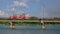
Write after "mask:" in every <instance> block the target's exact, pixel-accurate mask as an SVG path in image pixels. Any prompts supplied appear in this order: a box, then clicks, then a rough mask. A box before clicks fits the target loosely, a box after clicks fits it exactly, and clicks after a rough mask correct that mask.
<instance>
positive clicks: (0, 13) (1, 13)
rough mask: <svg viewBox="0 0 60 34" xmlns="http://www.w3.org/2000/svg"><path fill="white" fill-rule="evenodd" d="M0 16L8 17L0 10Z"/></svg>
mask: <svg viewBox="0 0 60 34" xmlns="http://www.w3.org/2000/svg"><path fill="white" fill-rule="evenodd" d="M0 16H9V15H8V14H7V13H5V12H3V11H1V10H0Z"/></svg>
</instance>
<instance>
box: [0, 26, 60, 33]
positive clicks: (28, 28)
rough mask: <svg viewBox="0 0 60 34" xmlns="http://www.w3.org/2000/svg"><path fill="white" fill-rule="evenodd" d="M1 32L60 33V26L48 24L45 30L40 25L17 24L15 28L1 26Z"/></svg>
mask: <svg viewBox="0 0 60 34" xmlns="http://www.w3.org/2000/svg"><path fill="white" fill-rule="evenodd" d="M0 34H60V26H46V29H44V30H43V29H41V27H40V26H15V28H13V29H10V28H9V26H0Z"/></svg>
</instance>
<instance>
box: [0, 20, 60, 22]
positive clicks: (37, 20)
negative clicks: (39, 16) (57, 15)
mask: <svg viewBox="0 0 60 34" xmlns="http://www.w3.org/2000/svg"><path fill="white" fill-rule="evenodd" d="M0 21H4V22H5V21H6V22H9V21H13V22H41V20H0ZM43 22H60V20H43Z"/></svg>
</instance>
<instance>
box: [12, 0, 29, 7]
mask: <svg viewBox="0 0 60 34" xmlns="http://www.w3.org/2000/svg"><path fill="white" fill-rule="evenodd" d="M13 6H15V7H18V6H22V7H25V8H28V6H27V4H26V3H25V2H19V1H14V2H13Z"/></svg>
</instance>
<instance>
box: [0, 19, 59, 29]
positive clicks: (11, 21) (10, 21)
mask: <svg viewBox="0 0 60 34" xmlns="http://www.w3.org/2000/svg"><path fill="white" fill-rule="evenodd" d="M0 21H4V22H5V21H6V22H9V23H10V28H13V24H14V23H13V22H41V21H42V20H27V19H26V20H24V19H23V20H0ZM44 22H60V20H43V23H41V24H42V25H41V26H42V28H43V29H44V28H45V24H44Z"/></svg>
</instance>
